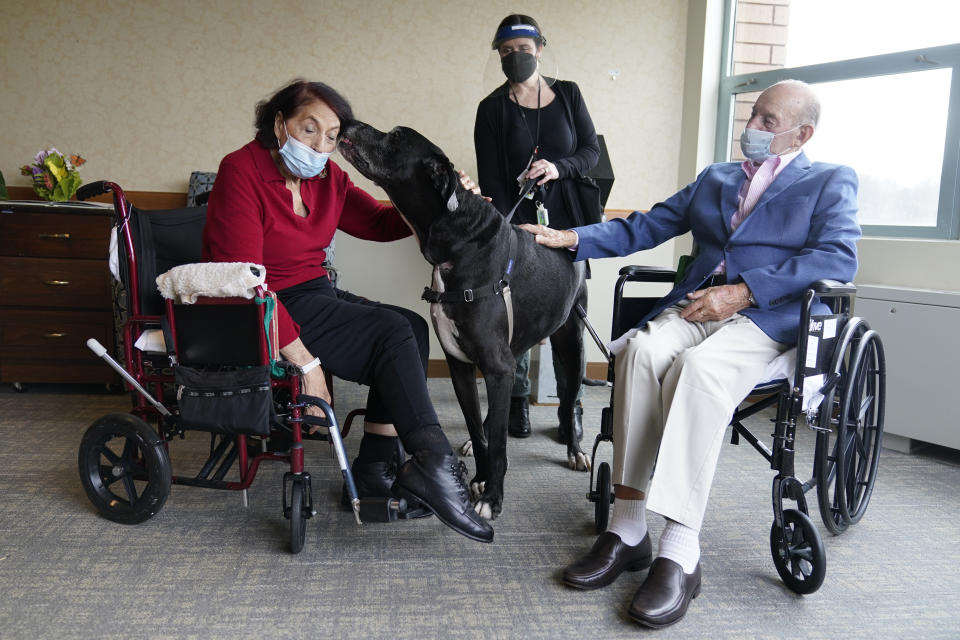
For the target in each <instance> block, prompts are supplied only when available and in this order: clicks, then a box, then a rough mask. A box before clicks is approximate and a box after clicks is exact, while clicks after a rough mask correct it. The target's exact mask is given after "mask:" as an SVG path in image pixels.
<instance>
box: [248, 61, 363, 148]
mask: <svg viewBox="0 0 960 640" xmlns="http://www.w3.org/2000/svg"><path fill="white" fill-rule="evenodd" d="M314 100H322V101H323V102H325V103H326V104H327V106H328V107H330V109H332V110H333V112H334V113H335V114H337V117H338V118H339V119H340V123H341V124H344V123H346V122H349V121H351V120H353V109H351V108H350V103H349V102H347V99H346V98H344V97H343V96H342V95H340V93H339V92H338V91H337V90H336V89H334V88H333V87H330V86H328V85H325V84H324V83H322V82H307V81H306V80H303V79H302V78H297V79H296V80H294V81H293V82H291V83H290V84H288V85H287V86H285V87H284V88H283V89H280V90H279V91H277V92H276V93H275V94H273V95H272V96H271V97H270V98H268V99H266V100H261V101H260V102H258V103H257V107H256V110H255V111H254V113H255V116H254V120H253V125H254V126H255V127H256V128H257V141H258V142H260V144H261V145H263V146H264V147H265V148H267V149H271V148H273V147H275V146H276V144H277V136H276V135H275V134H274V132H273V123H274V121H275V119H276V117H277V112H278V111H279V112H280V113H282V114H283V116H284V117H285V118H289V117H290V116H292V115H293V114H294V113H296V112H297V109H299V108H300V107H302V106H303V105H305V104H307V103H309V102H313V101H314Z"/></svg>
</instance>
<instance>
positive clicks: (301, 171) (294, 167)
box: [278, 122, 330, 179]
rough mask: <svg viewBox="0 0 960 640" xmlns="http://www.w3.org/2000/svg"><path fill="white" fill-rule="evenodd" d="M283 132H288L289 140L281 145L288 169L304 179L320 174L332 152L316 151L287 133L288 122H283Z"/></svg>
mask: <svg viewBox="0 0 960 640" xmlns="http://www.w3.org/2000/svg"><path fill="white" fill-rule="evenodd" d="M283 132H284V133H286V134H287V141H286V142H284V143H283V146H282V147H280V157H281V158H283V164H284V165H286V167H287V170H288V171H289V172H290V173H292V174H293V175H295V176H297V177H298V178H302V179H305V178H312V177H314V176H317V175H320V172H321V171H323V168H324V167H325V166H326V165H327V158H329V157H330V154H329V153H321V152H319V151H314V150H313V149H312V148H310V147H308V146H307V145H305V144H303V143H302V142H300V141H299V140H297V139H296V138H294V137H293V136H292V135H290V134H289V133H287V123H286V122H284V123H283ZM278 144H279V142H278Z"/></svg>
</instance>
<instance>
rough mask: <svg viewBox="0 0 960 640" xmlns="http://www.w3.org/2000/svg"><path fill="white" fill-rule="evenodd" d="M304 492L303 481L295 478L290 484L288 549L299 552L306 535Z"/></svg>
mask: <svg viewBox="0 0 960 640" xmlns="http://www.w3.org/2000/svg"><path fill="white" fill-rule="evenodd" d="M306 504H307V502H306V492H305V491H304V488H303V482H302V481H300V480H297V479H295V480H294V481H293V482H292V483H291V485H290V551H291V553H300V552H301V551H303V543H304V540H306V537H307V518H306V516H305V515H304V513H303V512H304V509H306Z"/></svg>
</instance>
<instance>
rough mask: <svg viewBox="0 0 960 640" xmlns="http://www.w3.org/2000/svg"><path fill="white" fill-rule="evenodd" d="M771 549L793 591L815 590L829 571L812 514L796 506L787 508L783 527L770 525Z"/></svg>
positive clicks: (779, 570)
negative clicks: (798, 509)
mask: <svg viewBox="0 0 960 640" xmlns="http://www.w3.org/2000/svg"><path fill="white" fill-rule="evenodd" d="M770 552H771V553H772V554H773V564H774V565H775V566H776V567H777V573H779V574H780V578H781V579H782V580H783V582H784V584H786V585H787V586H788V587H789V588H790V590H791V591H793V592H794V593H799V594H807V593H813V592H814V591H816V590H817V589H819V588H820V585H822V584H823V578H824V576H825V575H826V574H827V555H826V553H825V552H824V550H823V540H822V539H821V538H820V533H819V532H818V531H817V528H816V527H815V526H814V524H813V520H811V519H810V517H809V516H808V515H807V514H805V513H803V512H801V511H797V510H796V509H784V511H783V528H780V527H778V526H777V523H776V522H774V523H773V526H771V527H770Z"/></svg>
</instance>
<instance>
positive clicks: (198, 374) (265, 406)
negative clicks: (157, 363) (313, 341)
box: [174, 365, 274, 436]
mask: <svg viewBox="0 0 960 640" xmlns="http://www.w3.org/2000/svg"><path fill="white" fill-rule="evenodd" d="M174 378H175V380H176V384H177V399H178V404H179V407H180V419H181V421H182V423H183V425H184V426H186V427H190V428H194V429H201V430H204V431H217V432H226V433H232V434H236V433H242V434H247V435H257V436H266V435H269V433H270V424H271V421H272V420H273V418H274V407H273V394H272V392H271V385H270V367H269V365H262V366H255V367H248V368H243V369H235V370H231V371H202V370H200V369H195V368H193V367H188V366H185V365H179V366H177V367H176V369H175V371H174Z"/></svg>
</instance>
